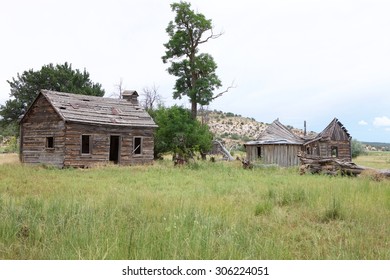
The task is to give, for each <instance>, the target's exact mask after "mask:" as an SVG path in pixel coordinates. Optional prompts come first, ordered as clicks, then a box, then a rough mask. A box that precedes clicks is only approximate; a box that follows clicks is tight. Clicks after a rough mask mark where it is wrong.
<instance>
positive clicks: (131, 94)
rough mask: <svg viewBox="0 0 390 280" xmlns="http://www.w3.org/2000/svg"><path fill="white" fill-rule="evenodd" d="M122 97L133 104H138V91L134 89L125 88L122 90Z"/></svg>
mask: <svg viewBox="0 0 390 280" xmlns="http://www.w3.org/2000/svg"><path fill="white" fill-rule="evenodd" d="M122 99H125V100H127V101H129V102H131V104H133V105H139V103H138V92H137V91H135V90H125V91H123V92H122Z"/></svg>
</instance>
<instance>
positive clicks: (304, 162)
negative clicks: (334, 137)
mask: <svg viewBox="0 0 390 280" xmlns="http://www.w3.org/2000/svg"><path fill="white" fill-rule="evenodd" d="M298 157H299V159H300V162H301V166H300V168H299V171H300V174H306V173H311V174H327V175H347V176H357V175H359V174H361V173H362V172H363V171H370V173H371V174H373V175H375V176H380V177H389V178H390V170H378V169H374V168H369V167H364V166H359V165H356V164H355V163H353V162H351V161H348V160H342V159H338V158H334V157H327V158H323V157H316V156H310V155H298Z"/></svg>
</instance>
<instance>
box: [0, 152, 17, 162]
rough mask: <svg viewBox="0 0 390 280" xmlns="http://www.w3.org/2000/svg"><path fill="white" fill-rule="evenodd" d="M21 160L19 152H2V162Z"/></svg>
mask: <svg viewBox="0 0 390 280" xmlns="http://www.w3.org/2000/svg"><path fill="white" fill-rule="evenodd" d="M17 162H19V157H18V154H14V153H10V154H0V164H4V163H17Z"/></svg>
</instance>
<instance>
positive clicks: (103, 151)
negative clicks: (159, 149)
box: [64, 123, 154, 167]
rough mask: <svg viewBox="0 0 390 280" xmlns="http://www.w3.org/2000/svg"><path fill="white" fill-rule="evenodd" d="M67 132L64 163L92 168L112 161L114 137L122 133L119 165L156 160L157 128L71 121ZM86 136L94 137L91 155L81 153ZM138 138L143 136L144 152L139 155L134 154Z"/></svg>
mask: <svg viewBox="0 0 390 280" xmlns="http://www.w3.org/2000/svg"><path fill="white" fill-rule="evenodd" d="M65 135H66V136H65V146H66V150H65V161H64V166H74V167H91V166H94V165H99V164H104V163H108V162H109V156H110V137H111V136H119V142H120V143H119V158H118V163H119V164H121V165H133V164H145V163H151V162H152V161H153V153H154V139H153V135H154V128H145V127H139V128H138V127H118V126H100V125H86V124H80V123H67V125H66V133H65ZM82 135H90V137H91V153H90V154H82V153H81V136H82ZM134 137H141V138H142V152H141V154H139V155H138V154H133V150H134V148H135V147H133V139H134Z"/></svg>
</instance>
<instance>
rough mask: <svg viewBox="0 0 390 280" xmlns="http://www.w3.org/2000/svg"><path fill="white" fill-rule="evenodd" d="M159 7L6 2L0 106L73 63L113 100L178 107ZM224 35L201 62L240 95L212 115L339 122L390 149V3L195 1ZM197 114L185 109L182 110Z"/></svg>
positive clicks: (166, 10) (135, 2)
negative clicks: (118, 96) (17, 89)
mask: <svg viewBox="0 0 390 280" xmlns="http://www.w3.org/2000/svg"><path fill="white" fill-rule="evenodd" d="M172 2H174V1H162V0H109V1H100V0H57V1H56V0H4V1H1V4H0V35H1V51H0V62H1V67H0V104H4V103H5V101H6V100H7V99H9V92H10V89H9V85H8V83H7V82H6V81H7V80H11V79H12V77H16V75H17V73H22V72H23V71H25V70H29V69H34V70H39V69H40V68H41V67H42V66H43V65H46V64H49V63H53V64H57V63H60V64H62V63H64V62H69V63H71V64H72V66H73V68H74V69H80V70H82V69H84V68H85V69H86V70H87V71H88V72H89V73H90V75H91V79H92V81H93V82H98V83H101V84H102V85H103V88H104V89H105V91H106V96H110V95H111V94H112V93H115V92H116V91H117V89H116V85H117V84H118V83H119V81H120V79H122V80H123V85H124V86H125V87H126V88H127V89H135V90H137V91H139V92H142V89H143V88H144V87H151V86H153V85H156V87H158V91H159V94H160V95H162V96H163V97H164V98H165V104H166V105H172V104H174V102H175V101H173V99H172V88H173V86H174V82H175V78H174V77H171V76H169V75H168V73H167V72H166V68H167V67H168V65H166V64H163V63H162V60H161V56H163V55H164V47H163V43H166V42H167V40H168V37H167V35H166V32H165V28H166V26H167V25H168V22H169V21H170V20H172V19H173V18H174V14H173V13H172V12H171V9H170V3H172ZM188 2H191V3H192V7H193V8H194V9H196V10H198V12H200V13H203V14H204V15H205V16H206V18H210V19H212V20H213V24H214V29H215V31H223V32H224V35H223V36H222V37H220V38H218V39H216V40H214V41H210V42H209V43H208V44H207V46H206V45H205V46H204V48H203V49H201V51H203V52H208V53H210V54H211V55H212V56H213V57H214V59H215V61H216V63H217V64H218V69H217V74H218V76H219V78H220V79H221V80H222V82H223V84H224V86H225V87H227V86H229V85H230V84H231V83H232V81H234V83H235V84H236V88H235V89H233V90H231V91H229V92H228V93H227V94H225V95H224V96H223V97H221V98H219V99H217V100H216V101H215V102H213V103H212V104H211V105H210V106H209V108H210V109H217V110H222V111H225V112H233V113H235V114H241V115H242V116H246V117H253V118H255V119H256V120H258V121H264V122H268V123H270V122H272V121H273V120H274V119H276V118H279V119H280V121H281V122H282V123H284V124H286V125H293V126H294V127H298V128H302V127H303V121H304V120H306V121H307V124H308V129H309V130H313V131H317V132H320V131H321V130H322V129H324V128H325V127H326V126H327V125H328V123H329V122H330V121H331V120H332V119H333V118H334V117H337V118H338V119H339V120H340V121H341V122H342V123H343V124H344V125H345V126H346V128H347V129H348V131H349V132H350V134H351V135H352V136H353V138H356V139H358V140H361V141H381V142H390V110H389V105H390V16H389V12H390V1H388V0H290V1H287V0H285V1H282V0H240V1H211V0H191V1H188ZM176 103H178V104H182V105H184V106H189V103H188V100H187V99H182V100H178V101H176Z"/></svg>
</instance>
